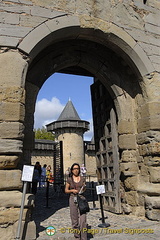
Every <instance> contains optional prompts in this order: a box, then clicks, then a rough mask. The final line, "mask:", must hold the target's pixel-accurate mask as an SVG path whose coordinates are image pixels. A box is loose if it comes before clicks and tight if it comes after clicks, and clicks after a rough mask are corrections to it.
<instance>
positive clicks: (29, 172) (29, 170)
mask: <svg viewBox="0 0 160 240" xmlns="http://www.w3.org/2000/svg"><path fill="white" fill-rule="evenodd" d="M33 172H34V166H28V165H24V166H23V172H22V179H21V180H22V181H24V182H32V178H33Z"/></svg>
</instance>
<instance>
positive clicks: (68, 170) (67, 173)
mask: <svg viewBox="0 0 160 240" xmlns="http://www.w3.org/2000/svg"><path fill="white" fill-rule="evenodd" d="M70 170H71V169H70V167H68V168H67V170H66V172H65V175H66V179H67V178H68V177H69V175H70Z"/></svg>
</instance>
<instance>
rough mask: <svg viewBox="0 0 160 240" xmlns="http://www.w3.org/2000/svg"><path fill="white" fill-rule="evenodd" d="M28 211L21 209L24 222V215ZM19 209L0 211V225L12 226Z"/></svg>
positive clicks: (17, 217) (16, 218) (16, 219)
mask: <svg viewBox="0 0 160 240" xmlns="http://www.w3.org/2000/svg"><path fill="white" fill-rule="evenodd" d="M27 211H28V209H23V217H22V219H23V221H25V220H26V213H27ZM19 213H20V209H19V208H7V209H4V210H1V211H0V225H4V224H13V223H15V222H16V221H18V219H19Z"/></svg>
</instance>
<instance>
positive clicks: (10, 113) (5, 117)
mask: <svg viewBox="0 0 160 240" xmlns="http://www.w3.org/2000/svg"><path fill="white" fill-rule="evenodd" d="M0 112H1V115H0V120H1V121H24V115H25V106H24V105H23V104H20V103H9V102H2V103H0Z"/></svg>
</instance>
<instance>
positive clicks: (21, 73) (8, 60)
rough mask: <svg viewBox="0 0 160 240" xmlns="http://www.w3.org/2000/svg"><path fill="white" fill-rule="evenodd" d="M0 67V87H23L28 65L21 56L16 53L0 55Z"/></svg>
mask: <svg viewBox="0 0 160 240" xmlns="http://www.w3.org/2000/svg"><path fill="white" fill-rule="evenodd" d="M0 66H1V68H0V76H1V81H0V86H1V87H3V88H4V87H8V86H18V87H24V84H25V77H26V71H27V67H28V64H27V62H26V61H25V60H24V59H23V58H22V55H21V54H19V53H18V52H17V51H14V52H6V53H1V54H0ZM15 69H16V71H15Z"/></svg>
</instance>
